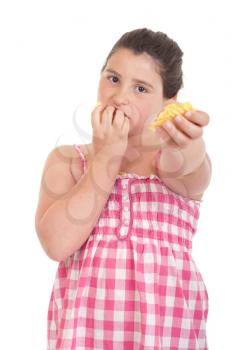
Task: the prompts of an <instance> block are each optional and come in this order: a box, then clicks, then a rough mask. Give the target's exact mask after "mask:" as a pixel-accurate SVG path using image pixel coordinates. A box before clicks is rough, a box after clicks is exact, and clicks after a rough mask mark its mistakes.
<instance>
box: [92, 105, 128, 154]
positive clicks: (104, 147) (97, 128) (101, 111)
mask: <svg viewBox="0 0 232 350" xmlns="http://www.w3.org/2000/svg"><path fill="white" fill-rule="evenodd" d="M115 110H116V111H115ZM114 112H115V115H114ZM91 116H92V117H91V124H92V127H93V144H92V145H93V152H94V154H96V153H98V152H99V151H101V152H103V153H104V154H107V155H108V156H119V157H121V156H123V155H124V153H125V151H126V149H127V144H128V133H129V128H130V122H129V119H128V118H127V117H126V116H125V114H124V113H123V112H122V111H120V110H118V109H116V108H115V107H113V106H105V107H103V106H102V105H100V106H97V107H96V108H95V109H94V110H93V112H92V114H91Z"/></svg>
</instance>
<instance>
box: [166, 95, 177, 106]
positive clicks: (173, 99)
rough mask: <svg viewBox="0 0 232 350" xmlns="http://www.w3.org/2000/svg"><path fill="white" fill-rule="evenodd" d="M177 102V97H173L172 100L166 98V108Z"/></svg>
mask: <svg viewBox="0 0 232 350" xmlns="http://www.w3.org/2000/svg"><path fill="white" fill-rule="evenodd" d="M175 102H177V95H175V96H173V97H172V98H165V99H164V106H167V105H169V104H170V103H175Z"/></svg>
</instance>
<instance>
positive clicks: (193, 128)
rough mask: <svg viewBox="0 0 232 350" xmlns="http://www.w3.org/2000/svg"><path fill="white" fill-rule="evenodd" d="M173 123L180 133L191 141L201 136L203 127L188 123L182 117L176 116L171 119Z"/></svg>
mask: <svg viewBox="0 0 232 350" xmlns="http://www.w3.org/2000/svg"><path fill="white" fill-rule="evenodd" d="M173 122H174V124H175V125H176V126H177V128H178V129H179V130H180V131H182V132H184V133H185V134H186V135H187V136H188V137H190V138H192V139H196V138H198V137H201V136H202V135H203V127H201V126H199V125H196V124H195V123H193V122H190V121H189V120H187V119H186V118H184V117H182V116H177V117H176V118H174V119H173Z"/></svg>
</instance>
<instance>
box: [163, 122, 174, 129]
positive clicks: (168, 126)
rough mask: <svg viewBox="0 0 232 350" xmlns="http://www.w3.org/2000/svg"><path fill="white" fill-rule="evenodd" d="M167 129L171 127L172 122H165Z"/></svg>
mask: <svg viewBox="0 0 232 350" xmlns="http://www.w3.org/2000/svg"><path fill="white" fill-rule="evenodd" d="M164 125H165V126H166V127H167V128H168V129H171V128H172V123H171V122H166V123H165V124H164Z"/></svg>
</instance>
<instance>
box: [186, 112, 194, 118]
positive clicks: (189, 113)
mask: <svg viewBox="0 0 232 350" xmlns="http://www.w3.org/2000/svg"><path fill="white" fill-rule="evenodd" d="M185 115H186V117H191V116H192V115H193V114H192V112H190V111H189V112H187V113H185Z"/></svg>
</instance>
